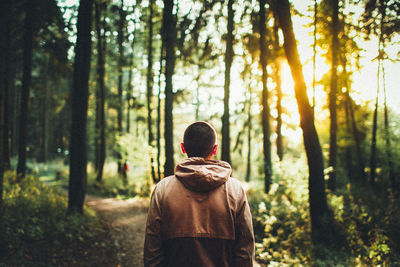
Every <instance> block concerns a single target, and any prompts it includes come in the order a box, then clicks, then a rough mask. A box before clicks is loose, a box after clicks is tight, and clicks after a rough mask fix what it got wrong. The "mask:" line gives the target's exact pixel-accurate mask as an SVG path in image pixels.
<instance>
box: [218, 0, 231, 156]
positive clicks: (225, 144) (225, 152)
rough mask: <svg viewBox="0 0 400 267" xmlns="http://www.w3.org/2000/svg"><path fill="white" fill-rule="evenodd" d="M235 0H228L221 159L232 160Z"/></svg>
mask: <svg viewBox="0 0 400 267" xmlns="http://www.w3.org/2000/svg"><path fill="white" fill-rule="evenodd" d="M233 16H234V12H233V0H228V24H227V39H226V50H225V83H224V114H223V115H222V143H221V159H222V160H224V161H226V162H229V163H230V162H231V152H230V150H231V138H230V125H229V86H230V82H231V66H232V61H233V28H234V26H233Z"/></svg>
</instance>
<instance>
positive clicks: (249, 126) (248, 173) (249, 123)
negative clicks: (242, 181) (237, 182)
mask: <svg viewBox="0 0 400 267" xmlns="http://www.w3.org/2000/svg"><path fill="white" fill-rule="evenodd" d="M252 94H253V92H252V90H251V86H249V97H248V99H247V102H248V109H247V165H246V181H247V182H249V181H250V176H251V131H252V116H251V104H252V100H253V99H252Z"/></svg>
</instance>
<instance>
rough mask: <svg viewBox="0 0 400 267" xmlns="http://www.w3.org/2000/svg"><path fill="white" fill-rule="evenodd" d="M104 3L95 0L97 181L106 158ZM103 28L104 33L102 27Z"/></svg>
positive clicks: (101, 173) (101, 175)
mask: <svg viewBox="0 0 400 267" xmlns="http://www.w3.org/2000/svg"><path fill="white" fill-rule="evenodd" d="M105 4H106V2H104V3H99V2H98V1H96V2H95V22H96V23H95V24H96V33H97V75H96V78H97V90H96V125H97V127H96V155H95V158H96V165H97V166H96V167H97V168H96V182H101V180H102V178H103V169H104V163H105V159H106V140H105V110H104V105H105V81H104V79H105V56H106V55H105V54H106V43H107V42H106V39H105V38H106V36H105V31H106V27H105V18H104V19H103V25H102V26H103V27H101V25H100V24H101V14H102V11H103V10H105V6H102V5H105ZM101 28H103V33H102V31H101V30H102V29H101Z"/></svg>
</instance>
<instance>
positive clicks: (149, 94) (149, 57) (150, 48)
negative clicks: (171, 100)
mask: <svg viewBox="0 0 400 267" xmlns="http://www.w3.org/2000/svg"><path fill="white" fill-rule="evenodd" d="M153 2H154V1H153V0H150V3H149V13H150V14H149V22H148V26H149V36H148V38H149V39H148V43H147V79H146V86H147V131H148V141H149V147H150V148H152V147H153V141H154V136H153V130H152V128H153V123H152V118H151V112H152V107H151V102H152V98H153V15H154V14H153V13H154V12H153ZM150 168H151V177H152V178H153V182H154V183H156V182H157V177H156V173H155V170H154V158H153V152H152V151H150Z"/></svg>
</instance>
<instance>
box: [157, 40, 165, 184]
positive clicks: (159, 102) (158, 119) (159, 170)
mask: <svg viewBox="0 0 400 267" xmlns="http://www.w3.org/2000/svg"><path fill="white" fill-rule="evenodd" d="M163 60H164V45H163V44H161V49H160V71H159V73H158V94H157V177H158V180H161V74H162V70H163Z"/></svg>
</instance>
